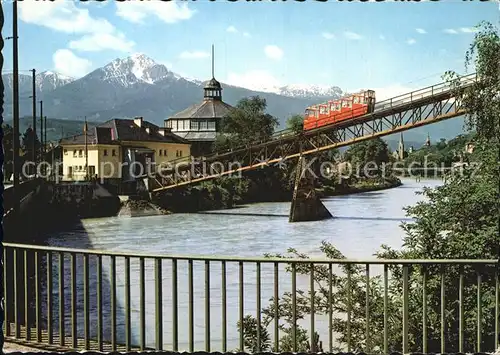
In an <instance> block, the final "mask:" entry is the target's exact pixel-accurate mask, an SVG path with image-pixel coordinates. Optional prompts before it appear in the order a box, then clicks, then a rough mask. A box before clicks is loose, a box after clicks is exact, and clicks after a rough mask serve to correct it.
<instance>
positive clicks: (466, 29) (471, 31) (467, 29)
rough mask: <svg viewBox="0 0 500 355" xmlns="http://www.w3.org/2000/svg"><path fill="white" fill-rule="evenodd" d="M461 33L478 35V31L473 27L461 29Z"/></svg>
mask: <svg viewBox="0 0 500 355" xmlns="http://www.w3.org/2000/svg"><path fill="white" fill-rule="evenodd" d="M460 31H462V32H463V33H476V32H478V29H477V28H473V27H462V28H460Z"/></svg>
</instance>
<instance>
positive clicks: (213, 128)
mask: <svg viewBox="0 0 500 355" xmlns="http://www.w3.org/2000/svg"><path fill="white" fill-rule="evenodd" d="M208 129H209V130H210V131H215V121H208Z"/></svg>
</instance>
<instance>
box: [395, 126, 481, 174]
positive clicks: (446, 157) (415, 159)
mask: <svg viewBox="0 0 500 355" xmlns="http://www.w3.org/2000/svg"><path fill="white" fill-rule="evenodd" d="M475 137H476V133H469V134H461V135H459V136H457V137H455V138H453V139H450V140H449V141H448V142H447V141H446V140H445V139H441V141H440V142H439V143H437V144H434V145H431V146H429V147H422V148H421V149H419V150H416V151H414V152H412V153H410V154H409V155H408V156H407V157H406V159H405V160H404V162H403V163H404V166H405V167H422V166H424V165H425V164H427V165H430V164H434V165H435V166H436V167H447V168H449V167H451V166H452V164H453V163H454V162H459V161H467V160H469V159H471V156H470V154H468V153H467V152H466V151H465V148H466V145H467V144H468V143H470V142H472V141H473V140H474V139H475Z"/></svg>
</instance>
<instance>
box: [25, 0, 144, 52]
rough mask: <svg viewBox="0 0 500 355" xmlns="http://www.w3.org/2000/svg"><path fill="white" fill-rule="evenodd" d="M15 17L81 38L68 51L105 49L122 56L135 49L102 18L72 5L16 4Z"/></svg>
mask: <svg viewBox="0 0 500 355" xmlns="http://www.w3.org/2000/svg"><path fill="white" fill-rule="evenodd" d="M19 10H20V11H19V17H20V19H21V20H22V21H24V22H27V23H31V24H35V25H39V26H43V27H47V28H50V29H52V30H54V31H59V32H64V33H71V34H81V35H83V37H81V38H80V39H78V40H75V41H71V42H70V43H69V47H70V48H71V49H76V50H80V51H92V52H95V51H101V50H105V49H111V50H117V51H122V52H127V51H131V50H132V47H133V46H134V45H135V43H134V42H132V41H128V40H126V38H125V35H124V34H123V33H121V32H119V31H117V30H116V28H115V27H114V26H113V25H112V24H111V23H110V22H108V21H107V20H106V19H103V18H95V17H92V16H91V15H90V13H89V10H88V9H87V8H82V7H81V6H80V7H78V6H76V3H75V2H74V1H53V2H48V1H43V2H39V1H33V0H25V1H22V2H19Z"/></svg>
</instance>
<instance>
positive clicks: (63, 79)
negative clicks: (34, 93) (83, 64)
mask: <svg viewBox="0 0 500 355" xmlns="http://www.w3.org/2000/svg"><path fill="white" fill-rule="evenodd" d="M74 80H75V79H74V78H71V77H69V76H65V75H62V74H59V73H55V72H53V71H44V72H42V73H40V74H37V75H36V76H35V85H36V88H37V90H39V91H52V90H55V89H57V88H58V87H61V86H64V85H66V84H69V83H71V82H72V81H74Z"/></svg>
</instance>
